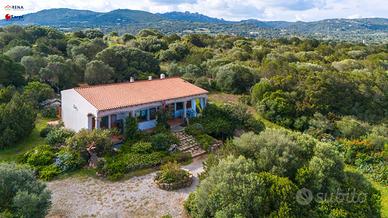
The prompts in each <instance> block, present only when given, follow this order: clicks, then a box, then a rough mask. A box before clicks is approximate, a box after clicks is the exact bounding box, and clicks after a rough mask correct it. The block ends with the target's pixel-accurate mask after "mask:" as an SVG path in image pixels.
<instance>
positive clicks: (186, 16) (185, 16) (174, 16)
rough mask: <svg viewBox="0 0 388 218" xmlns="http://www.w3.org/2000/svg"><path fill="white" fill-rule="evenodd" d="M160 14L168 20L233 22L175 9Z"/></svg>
mask: <svg viewBox="0 0 388 218" xmlns="http://www.w3.org/2000/svg"><path fill="white" fill-rule="evenodd" d="M159 15H160V16H162V17H163V18H165V19H168V20H177V21H190V22H200V23H231V21H225V20H224V19H218V18H213V17H208V16H206V15H203V14H199V13H190V12H188V11H186V12H177V11H173V12H167V13H164V14H159Z"/></svg>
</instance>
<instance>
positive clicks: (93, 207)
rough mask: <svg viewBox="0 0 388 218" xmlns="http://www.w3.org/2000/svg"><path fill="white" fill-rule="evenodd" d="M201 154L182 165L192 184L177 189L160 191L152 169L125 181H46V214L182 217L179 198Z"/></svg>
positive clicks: (184, 193) (198, 168) (185, 193)
mask: <svg viewBox="0 0 388 218" xmlns="http://www.w3.org/2000/svg"><path fill="white" fill-rule="evenodd" d="M203 160H204V157H202V158H198V159H194V160H193V162H192V163H191V164H189V165H187V166H184V167H183V168H185V169H188V170H190V171H191V172H192V173H193V175H194V182H193V184H192V185H191V186H190V187H188V188H185V189H180V190H177V191H164V190H161V189H159V188H157V187H156V185H155V183H154V182H153V178H154V176H155V173H150V174H147V175H144V176H139V177H133V178H130V179H128V180H125V181H119V182H108V181H103V180H99V179H95V178H91V177H88V178H67V179H63V180H57V181H53V182H49V183H47V185H48V188H49V189H50V190H51V191H52V202H53V205H52V208H51V210H50V213H49V215H48V217H51V218H53V217H70V218H72V217H117V218H121V217H128V218H129V217H131V218H132V217H147V218H150V217H158V218H159V217H161V216H163V215H167V214H170V215H171V216H172V217H186V216H185V212H184V209H183V201H184V200H185V199H186V198H187V196H188V194H189V193H190V192H192V191H193V190H194V189H195V187H196V186H197V185H198V177H197V175H198V173H200V172H202V170H203V168H202V161H203Z"/></svg>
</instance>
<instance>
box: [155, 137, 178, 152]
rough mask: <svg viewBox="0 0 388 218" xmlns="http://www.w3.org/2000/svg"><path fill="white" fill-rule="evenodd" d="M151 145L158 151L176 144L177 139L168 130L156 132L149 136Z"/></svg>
mask: <svg viewBox="0 0 388 218" xmlns="http://www.w3.org/2000/svg"><path fill="white" fill-rule="evenodd" d="M150 141H151V144H152V146H153V147H154V148H155V149H156V150H159V151H166V150H167V149H169V148H170V146H171V145H172V144H178V143H179V140H178V139H177V138H176V137H175V136H174V135H173V134H171V133H170V132H168V133H157V134H155V135H153V136H151V139H150Z"/></svg>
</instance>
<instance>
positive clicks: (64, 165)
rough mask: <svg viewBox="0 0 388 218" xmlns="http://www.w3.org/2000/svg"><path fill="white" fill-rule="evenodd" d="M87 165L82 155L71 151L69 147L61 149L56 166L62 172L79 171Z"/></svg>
mask: <svg viewBox="0 0 388 218" xmlns="http://www.w3.org/2000/svg"><path fill="white" fill-rule="evenodd" d="M85 164H86V160H85V159H84V158H82V156H81V154H80V153H77V152H75V151H73V150H71V149H70V148H69V147H63V148H61V150H60V151H59V152H58V153H57V157H56V159H55V165H56V166H57V167H59V169H60V170H61V171H62V172H67V171H72V170H76V169H79V168H80V167H82V166H83V165H85Z"/></svg>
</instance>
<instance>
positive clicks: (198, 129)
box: [185, 123, 205, 135]
mask: <svg viewBox="0 0 388 218" xmlns="http://www.w3.org/2000/svg"><path fill="white" fill-rule="evenodd" d="M185 132H186V133H187V134H190V135H201V134H204V133H205V128H203V126H202V124H200V123H193V124H191V125H189V126H188V127H186V128H185Z"/></svg>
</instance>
